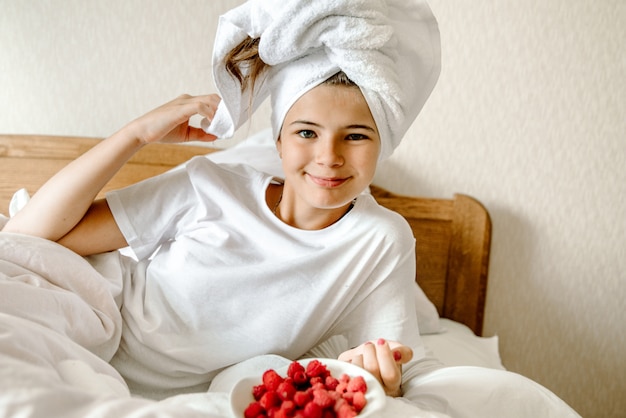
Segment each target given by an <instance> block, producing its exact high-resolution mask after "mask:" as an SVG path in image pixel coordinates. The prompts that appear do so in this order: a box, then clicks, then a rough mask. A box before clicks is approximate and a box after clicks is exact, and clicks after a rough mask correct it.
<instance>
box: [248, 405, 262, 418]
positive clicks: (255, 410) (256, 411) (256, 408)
mask: <svg viewBox="0 0 626 418" xmlns="http://www.w3.org/2000/svg"><path fill="white" fill-rule="evenodd" d="M264 412H265V410H264V409H263V407H262V406H261V404H260V403H258V402H252V403H251V404H250V405H248V407H247V408H246V410H245V411H243V416H244V417H245V418H257V417H258V416H259V415H261V414H263V413H264Z"/></svg>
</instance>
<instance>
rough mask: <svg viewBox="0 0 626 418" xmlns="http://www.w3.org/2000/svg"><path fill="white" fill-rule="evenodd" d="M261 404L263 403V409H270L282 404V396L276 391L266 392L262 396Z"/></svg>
mask: <svg viewBox="0 0 626 418" xmlns="http://www.w3.org/2000/svg"><path fill="white" fill-rule="evenodd" d="M259 404H261V406H262V407H263V409H265V410H266V411H269V410H270V409H272V408H273V407H275V406H278V405H280V398H279V397H278V394H277V393H276V392H274V391H271V392H265V393H264V394H263V396H261V399H260V400H259Z"/></svg>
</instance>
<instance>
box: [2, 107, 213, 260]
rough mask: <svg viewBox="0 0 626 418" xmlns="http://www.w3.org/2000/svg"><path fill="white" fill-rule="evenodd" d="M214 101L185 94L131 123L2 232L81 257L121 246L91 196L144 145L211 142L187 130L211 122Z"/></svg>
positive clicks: (104, 209)
mask: <svg viewBox="0 0 626 418" xmlns="http://www.w3.org/2000/svg"><path fill="white" fill-rule="evenodd" d="M219 101H220V98H219V96H217V95H207V96H187V95H184V96H180V97H178V98H177V99H175V100H173V101H171V102H169V103H166V104H164V105H162V106H160V107H158V108H156V109H154V110H152V111H151V112H149V113H147V114H145V115H144V116H142V117H140V118H138V119H136V120H134V121H132V122H131V123H129V124H128V125H126V126H125V127H124V128H122V129H121V130H119V131H118V132H116V133H115V134H113V135H112V136H111V137H109V138H107V139H105V140H103V141H102V142H100V143H98V144H97V145H96V146H95V147H93V148H92V149H90V150H89V151H87V152H86V153H85V154H83V155H81V156H80V157H79V158H77V159H76V160H74V161H72V162H71V163H70V164H68V165H67V166H66V167H64V168H63V169H62V170H60V171H59V172H58V173H57V174H55V175H54V176H53V177H52V178H50V180H48V181H47V182H46V183H45V184H44V185H43V186H42V187H41V188H40V189H39V190H38V191H37V193H36V194H35V195H34V196H33V197H32V199H31V200H30V201H29V202H28V204H27V205H26V206H25V207H24V208H23V209H22V210H21V211H19V212H18V213H17V214H16V215H15V216H14V217H13V218H11V219H10V220H9V221H8V222H7V224H6V225H5V227H4V228H3V231H7V232H17V233H23V234H28V235H34V236H38V237H42V238H46V239H49V240H52V241H58V242H59V243H61V244H63V245H66V246H67V247H68V248H71V249H72V250H74V251H76V252H78V253H80V254H83V255H86V254H93V253H97V252H102V251H108V250H112V249H116V248H121V247H123V246H125V245H126V242H125V240H124V238H123V237H122V234H121V232H120V231H119V228H117V225H116V224H115V221H114V220H113V217H112V215H111V212H110V210H109V208H108V205H107V204H106V202H105V201H97V202H94V199H95V197H96V196H97V194H98V193H99V192H100V190H102V188H103V187H104V186H105V185H106V184H107V183H108V181H109V180H110V179H111V178H112V177H113V176H114V175H115V174H116V173H117V172H118V171H119V169H120V168H121V167H122V166H123V165H124V164H125V163H126V162H127V161H128V160H129V159H130V158H131V157H132V156H133V155H134V154H135V153H136V152H137V151H139V150H140V149H141V148H142V147H143V146H144V145H146V144H150V143H153V142H170V143H171V142H187V141H213V140H215V136H213V135H209V134H206V133H205V132H204V131H202V130H200V129H196V128H193V127H191V126H189V118H190V117H191V116H193V115H196V114H199V115H201V116H204V117H206V118H208V119H209V120H210V119H212V118H213V115H214V114H215V110H216V108H217V105H218V103H219Z"/></svg>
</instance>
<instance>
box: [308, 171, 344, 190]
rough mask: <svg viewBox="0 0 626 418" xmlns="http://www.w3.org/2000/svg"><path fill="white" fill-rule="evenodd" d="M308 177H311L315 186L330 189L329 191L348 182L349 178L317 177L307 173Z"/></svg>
mask: <svg viewBox="0 0 626 418" xmlns="http://www.w3.org/2000/svg"><path fill="white" fill-rule="evenodd" d="M307 176H308V177H309V179H310V180H311V182H313V184H315V185H317V186H320V187H324V188H328V189H332V188H335V187H339V186H341V185H342V184H344V183H345V182H346V181H347V180H348V179H347V178H338V177H317V176H314V175H312V174H308V173H307Z"/></svg>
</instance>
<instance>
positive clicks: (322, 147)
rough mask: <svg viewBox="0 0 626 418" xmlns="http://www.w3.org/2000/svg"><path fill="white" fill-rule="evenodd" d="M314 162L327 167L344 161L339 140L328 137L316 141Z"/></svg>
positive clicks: (335, 165)
mask: <svg viewBox="0 0 626 418" xmlns="http://www.w3.org/2000/svg"><path fill="white" fill-rule="evenodd" d="M317 145H318V146H317V149H316V156H315V157H316V162H317V163H318V164H321V165H325V166H328V167H338V166H341V165H342V164H343V163H344V158H343V153H342V149H341V144H340V141H339V140H337V139H335V138H328V139H325V140H323V141H319V142H318V143H317Z"/></svg>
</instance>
